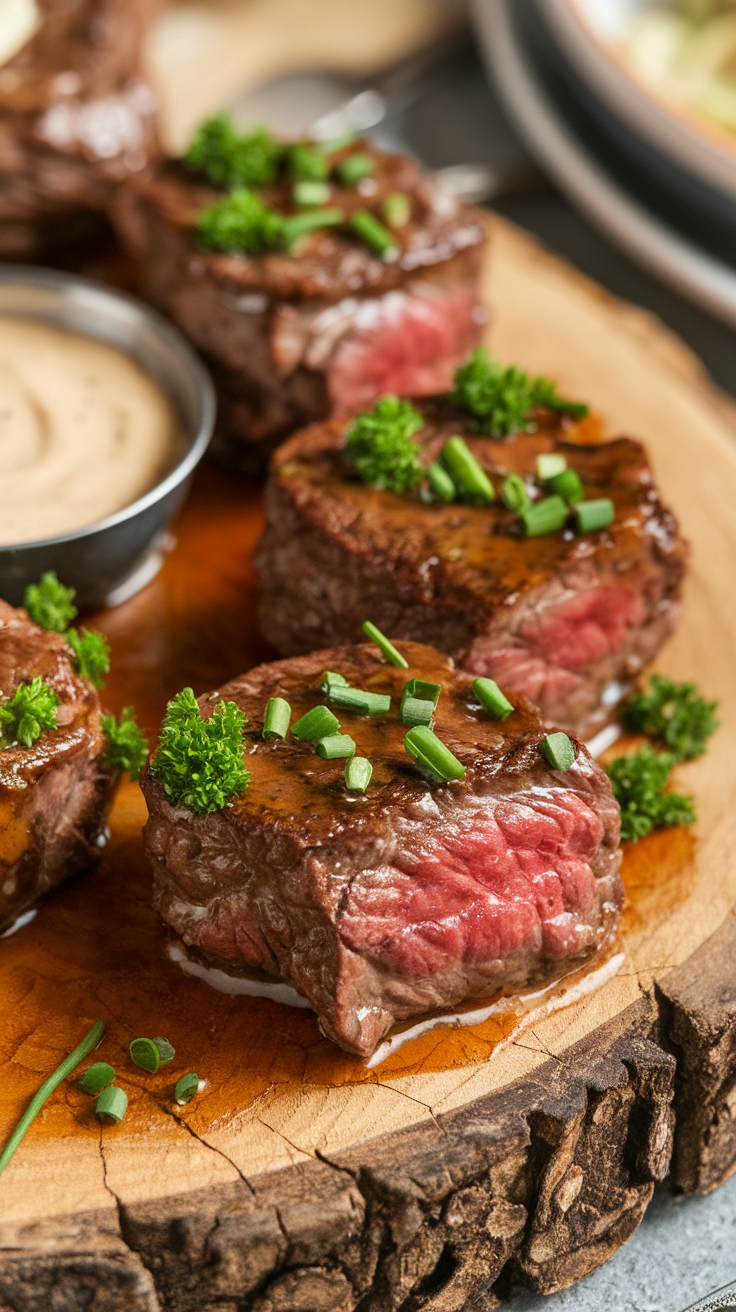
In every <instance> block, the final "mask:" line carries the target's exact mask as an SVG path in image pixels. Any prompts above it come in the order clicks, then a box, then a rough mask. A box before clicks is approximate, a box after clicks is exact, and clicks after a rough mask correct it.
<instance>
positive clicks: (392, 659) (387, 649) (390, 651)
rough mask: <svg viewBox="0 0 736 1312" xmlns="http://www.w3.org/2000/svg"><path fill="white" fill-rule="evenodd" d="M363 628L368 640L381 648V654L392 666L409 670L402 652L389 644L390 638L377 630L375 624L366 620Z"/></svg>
mask: <svg viewBox="0 0 736 1312" xmlns="http://www.w3.org/2000/svg"><path fill="white" fill-rule="evenodd" d="M362 627H363V632H364V634H365V636H366V638H370V640H371V642H375V643H376V645H377V646H378V647H380V649H381V653H382V654H383V656H385V658H386V660H387V661H388V662H389V664H390V665H398V666H400V667H401V669H402V670H408V668H409V662H408V660H406V659H405V657H404V656H402V655H401V652H400V651H397V650H396V648H395V647H394V644H393V643H392V642H389V640H388V638H386V637H385V636H384V635H383V634H382V633H381V630H380V629H377V628H376V626H375V624H371V622H370V620H365V621H364V622H363V626H362Z"/></svg>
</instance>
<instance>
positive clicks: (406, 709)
mask: <svg viewBox="0 0 736 1312" xmlns="http://www.w3.org/2000/svg"><path fill="white" fill-rule="evenodd" d="M433 715H434V702H430V701H424V700H422V699H420V698H419V697H406V698H405V699H404V700H402V703H401V722H402V724H409V725H415V724H427V725H431V723H432V716H433Z"/></svg>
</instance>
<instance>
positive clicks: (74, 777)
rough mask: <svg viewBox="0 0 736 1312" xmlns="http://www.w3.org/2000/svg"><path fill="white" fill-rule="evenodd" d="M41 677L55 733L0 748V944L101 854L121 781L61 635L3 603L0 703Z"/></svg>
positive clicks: (86, 686)
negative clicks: (52, 699) (49, 692)
mask: <svg viewBox="0 0 736 1312" xmlns="http://www.w3.org/2000/svg"><path fill="white" fill-rule="evenodd" d="M36 675H39V676H40V677H41V678H42V679H43V680H44V682H45V683H47V684H49V686H50V687H52V688H53V689H54V691H55V692H56V693H57V694H58V696H59V697H60V699H61V701H60V704H59V707H58V709H57V712H56V717H57V728H56V729H47V730H45V731H44V732H43V733H42V734H41V736H40V737H39V738H38V739H37V740H36V742H35V743H34V744H33V746H32V747H23V746H17V747H4V748H0V934H2V933H3V932H4V931H5V930H7V929H8V928H10V927H11V926H12V924H13V922H14V921H15V920H16V919H17V917H18V916H20V915H22V914H23V912H24V911H27V910H28V908H29V907H32V906H33V905H34V904H35V903H36V902H37V901H38V900H39V898H40V897H42V896H43V894H44V893H47V892H48V891H49V890H50V889H52V888H55V887H56V885H57V884H60V883H62V881H63V880H65V879H68V878H69V877H70V876H71V875H74V874H77V872H79V871H81V870H84V869H86V868H87V867H88V866H90V865H91V864H92V863H93V862H94V861H96V860H97V858H98V856H99V854H100V845H101V843H102V842H104V832H105V819H106V814H107V810H108V809H109V806H110V805H111V803H112V799H113V796H114V792H115V788H116V786H117V783H118V778H119V775H118V773H117V772H109V771H106V770H104V769H103V767H102V759H103V757H104V755H105V752H106V750H107V744H106V741H105V738H104V736H103V733H102V725H101V719H100V699H99V697H98V695H97V691H96V689H95V688H94V687H93V685H92V684H91V683H90V682H89V680H88V679H83V678H80V677H79V675H78V674H76V673H75V671H74V666H73V652H72V649H71V647H70V646H69V644H68V643H67V642H66V641H65V639H64V638H63V637H62V636H61V635H60V634H58V633H47V632H45V631H44V630H43V629H40V628H38V627H37V625H35V624H33V623H31V621H30V620H29V619H28V616H27V615H26V612H25V611H23V610H15V609H14V608H13V607H12V606H9V605H8V604H7V602H4V601H0V693H1V694H2V697H3V699H5V698H7V697H12V695H13V693H14V692H15V691H16V689H17V687H18V685H19V684H20V683H28V682H30V680H31V679H33V678H34V677H35V676H36Z"/></svg>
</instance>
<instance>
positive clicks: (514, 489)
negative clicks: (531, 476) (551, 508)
mask: <svg viewBox="0 0 736 1312" xmlns="http://www.w3.org/2000/svg"><path fill="white" fill-rule="evenodd" d="M501 500H502V501H503V504H504V505H505V506H506V507H507V508H508V509H509V510H516V511H519V510H523V509H524V507H525V506H528V505H529V489H528V488H527V485H526V482H525V481H524V479H523V478H522V477H521V474H509V475H508V477H507V478H505V479H504V480H503V485H502V487H501Z"/></svg>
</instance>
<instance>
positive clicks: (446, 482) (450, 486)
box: [427, 460, 457, 503]
mask: <svg viewBox="0 0 736 1312" xmlns="http://www.w3.org/2000/svg"><path fill="white" fill-rule="evenodd" d="M427 479H428V481H429V486H430V488H431V489H432V491H433V492H434V495H435V496H436V497H439V499H440V501H447V502H448V503H449V502H450V501H454V500H455V497H456V495H457V489H456V487H455V484H454V483H453V481H452V479H451V478H450V475H449V474H448V472H447V470H446V469H443V468H442V465H441V464H440V462H439V460H433V461H432V464H431V465H429V466H428V467H427Z"/></svg>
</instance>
